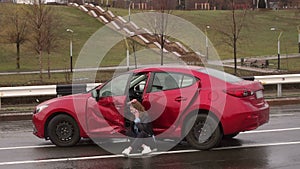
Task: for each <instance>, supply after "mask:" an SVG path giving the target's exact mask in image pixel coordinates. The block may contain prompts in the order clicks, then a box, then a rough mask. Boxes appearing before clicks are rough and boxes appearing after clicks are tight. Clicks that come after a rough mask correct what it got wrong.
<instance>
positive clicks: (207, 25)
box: [205, 25, 210, 61]
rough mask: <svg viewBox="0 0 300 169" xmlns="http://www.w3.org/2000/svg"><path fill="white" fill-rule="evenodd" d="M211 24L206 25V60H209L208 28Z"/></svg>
mask: <svg viewBox="0 0 300 169" xmlns="http://www.w3.org/2000/svg"><path fill="white" fill-rule="evenodd" d="M209 28H210V26H209V25H206V27H205V46H206V60H207V61H208V37H207V29H209Z"/></svg>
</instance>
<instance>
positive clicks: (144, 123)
mask: <svg viewBox="0 0 300 169" xmlns="http://www.w3.org/2000/svg"><path fill="white" fill-rule="evenodd" d="M140 120H141V122H139V123H135V122H134V121H131V122H130V126H129V129H130V130H131V132H135V130H134V126H135V125H136V127H137V128H138V131H139V132H141V133H145V134H146V135H148V136H152V135H153V128H152V123H151V119H150V117H149V115H148V113H147V112H144V113H143V115H142V116H141V117H140Z"/></svg>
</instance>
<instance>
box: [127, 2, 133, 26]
mask: <svg viewBox="0 0 300 169" xmlns="http://www.w3.org/2000/svg"><path fill="white" fill-rule="evenodd" d="M131 4H132V1H130V3H129V7H128V22H130V15H131V11H130V10H131Z"/></svg>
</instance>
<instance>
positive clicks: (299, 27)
mask: <svg viewBox="0 0 300 169" xmlns="http://www.w3.org/2000/svg"><path fill="white" fill-rule="evenodd" d="M297 29H298V52H299V53H300V25H298V26H297Z"/></svg>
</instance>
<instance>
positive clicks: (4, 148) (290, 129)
mask: <svg viewBox="0 0 300 169" xmlns="http://www.w3.org/2000/svg"><path fill="white" fill-rule="evenodd" d="M295 130H300V127H295V128H285V129H270V130H253V131H246V132H242V133H240V135H241V134H254V133H270V132H282V131H295ZM114 142H115V143H120V142H126V141H125V140H124V139H116V140H115V141H114ZM51 147H56V146H55V145H40V146H18V147H0V151H1V150H17V149H34V148H51Z"/></svg>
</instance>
